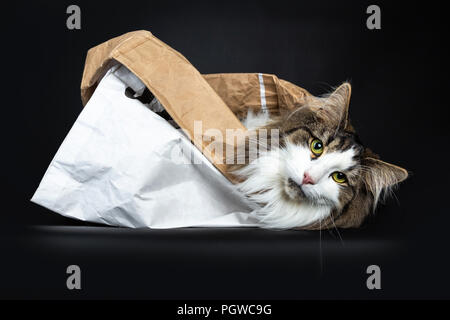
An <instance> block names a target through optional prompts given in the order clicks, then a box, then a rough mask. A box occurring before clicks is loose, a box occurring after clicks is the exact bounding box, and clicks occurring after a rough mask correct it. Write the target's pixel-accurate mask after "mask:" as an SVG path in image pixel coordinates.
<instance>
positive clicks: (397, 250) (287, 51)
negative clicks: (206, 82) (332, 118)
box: [0, 0, 450, 299]
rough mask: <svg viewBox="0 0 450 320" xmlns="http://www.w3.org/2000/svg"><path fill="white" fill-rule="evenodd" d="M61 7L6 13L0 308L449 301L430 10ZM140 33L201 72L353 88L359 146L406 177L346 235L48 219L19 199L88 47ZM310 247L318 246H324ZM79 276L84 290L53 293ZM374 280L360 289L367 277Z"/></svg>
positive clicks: (56, 135) (281, 4)
mask: <svg viewBox="0 0 450 320" xmlns="http://www.w3.org/2000/svg"><path fill="white" fill-rule="evenodd" d="M70 4H72V3H71V2H67V1H60V2H58V3H53V2H50V1H49V2H33V3H26V2H23V3H22V2H18V1H16V2H15V3H14V4H9V5H6V6H3V8H2V24H4V26H3V27H2V61H3V64H2V72H3V76H2V84H3V85H2V88H3V90H2V97H3V100H2V117H1V130H2V132H1V137H2V166H1V170H0V173H1V177H2V184H1V185H2V193H1V194H2V198H1V199H2V202H1V206H2V209H1V214H0V221H1V222H0V223H1V230H0V233H1V236H0V240H1V242H0V249H1V260H0V268H1V273H0V288H1V291H0V297H4V298H178V299H187V298H199V299H203V298H225V299H235V298H247V299H260V298H284V299H296V298H432V297H433V298H444V297H447V298H448V297H449V293H448V289H447V288H448V287H449V285H450V280H449V276H448V275H449V273H448V268H449V267H450V260H449V258H448V249H447V245H448V243H449V241H448V232H447V226H448V225H449V222H450V215H449V214H450V212H449V210H448V202H447V199H448V188H447V185H448V178H449V174H448V171H447V170H448V169H447V166H448V165H447V163H448V159H449V149H448V118H447V112H446V111H447V108H448V103H447V102H446V101H447V99H446V95H447V94H448V80H447V78H448V76H447V73H446V71H447V61H446V60H447V59H448V50H447V49H444V48H445V45H444V44H445V43H446V42H447V41H448V34H447V33H446V32H445V31H444V28H445V15H444V13H445V12H444V10H443V8H442V6H441V3H440V2H429V1H428V2H426V3H423V2H422V3H421V5H420V6H419V5H416V4H415V2H395V4H393V3H390V2H388V1H377V2H375V4H378V5H379V6H380V7H381V12H382V29H381V30H368V29H367V28H366V19H367V17H368V15H367V14H366V8H367V6H368V5H370V4H373V3H372V2H366V1H353V2H352V1H323V0H316V1H237V2H231V1H214V2H213V1H208V2H189V1H182V2H177V1H166V2H156V1H142V2H137V1H122V2H121V3H119V2H117V3H112V2H109V3H102V2H97V1H95V2H94V1H76V2H74V4H77V5H79V6H80V7H81V11H82V29H81V30H73V31H71V30H68V29H67V28H66V19H67V17H68V15H67V14H66V8H67V6H68V5H70ZM139 29H146V30H149V31H151V32H152V33H153V34H154V35H155V36H157V37H158V38H159V39H161V40H162V41H164V42H166V43H167V44H168V45H170V46H172V47H173V48H175V49H176V50H178V51H179V52H181V53H182V54H183V55H184V56H185V57H186V58H187V59H188V60H189V61H190V62H191V63H192V64H193V65H194V66H195V67H196V68H197V69H198V70H199V71H200V72H201V73H221V72H263V73H273V74H276V75H277V76H278V77H280V78H282V79H285V80H288V81H291V82H293V83H295V84H297V85H300V86H302V87H304V88H306V89H308V90H309V91H310V92H312V93H313V94H322V93H325V92H326V91H327V90H329V89H330V86H336V85H338V84H340V83H341V82H342V81H345V80H350V81H351V83H352V85H353V95H352V101H351V106H350V108H351V109H350V116H351V118H352V122H353V124H354V126H355V127H356V129H357V131H358V133H359V135H360V136H361V138H362V141H363V142H364V143H365V144H366V145H367V146H370V147H371V148H372V149H373V150H374V151H375V152H377V153H379V154H380V155H381V157H382V159H383V160H385V161H388V162H392V163H395V164H397V165H400V166H402V167H405V168H406V169H407V170H409V171H410V172H411V175H410V178H409V179H408V180H407V181H406V182H404V183H403V184H402V185H401V187H400V188H399V190H398V191H397V192H396V196H397V200H396V199H394V200H390V201H388V202H387V203H386V205H383V206H381V207H380V208H379V210H378V211H377V214H376V216H374V217H371V219H369V221H368V223H367V224H366V225H365V226H364V227H363V228H361V229H358V230H342V231H340V235H341V237H342V238H343V240H342V241H341V240H340V238H339V235H338V234H337V233H336V232H332V233H329V232H323V233H322V234H319V233H318V232H300V231H297V232H294V231H283V232H274V231H267V230H253V229H252V230H248V229H245V230H238V229H209V230H208V229H181V230H126V229H119V228H108V227H101V226H94V225H90V224H87V223H82V222H77V221H73V220H69V219H66V218H63V217H60V216H58V215H57V214H54V213H52V212H50V211H48V210H46V209H44V208H41V207H39V206H37V205H35V204H33V203H31V202H30V201H29V199H30V198H31V196H32V195H33V193H34V191H35V190H36V188H37V186H38V185H39V181H40V179H41V178H42V176H43V174H44V172H45V170H46V168H47V166H48V164H49V163H50V161H51V159H52V158H53V156H54V154H55V152H56V151H57V149H58V147H59V145H60V144H61V143H62V141H63V139H64V137H65V135H66V134H67V133H68V131H69V130H70V128H71V126H72V124H73V123H74V121H75V120H76V118H77V116H78V114H79V113H80V110H81V101H80V90H79V87H80V82H81V75H82V70H83V66H84V60H85V55H86V52H87V50H88V49H89V48H91V47H93V46H95V45H97V44H99V43H102V42H104V41H106V40H108V39H110V38H112V37H115V36H118V35H121V34H123V33H125V32H128V31H133V30H139ZM320 239H322V240H320ZM70 264H78V265H80V267H81V268H82V272H83V289H82V290H81V291H78V292H73V291H69V290H67V289H66V287H65V279H66V274H65V268H66V267H67V266H68V265H70ZM370 264H377V265H380V267H381V269H382V290H378V291H369V290H367V288H366V285H365V281H366V278H367V275H366V273H365V268H366V267H367V266H368V265H370Z"/></svg>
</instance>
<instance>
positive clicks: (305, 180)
mask: <svg viewBox="0 0 450 320" xmlns="http://www.w3.org/2000/svg"><path fill="white" fill-rule="evenodd" d="M302 184H314V181H313V179H312V178H311V176H310V175H309V174H307V173H306V172H305V174H304V175H303V182H302Z"/></svg>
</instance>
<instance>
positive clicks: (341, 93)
mask: <svg viewBox="0 0 450 320" xmlns="http://www.w3.org/2000/svg"><path fill="white" fill-rule="evenodd" d="M351 95H352V86H351V85H350V83H348V82H344V83H343V84H341V85H340V86H339V87H337V88H336V89H335V90H334V91H333V92H332V93H330V94H329V95H328V96H327V97H326V108H327V109H328V111H329V112H331V113H332V114H333V120H334V122H336V124H337V127H338V128H342V129H344V128H346V127H347V125H348V108H349V106H350V97H351Z"/></svg>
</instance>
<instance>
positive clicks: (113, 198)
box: [31, 66, 257, 228]
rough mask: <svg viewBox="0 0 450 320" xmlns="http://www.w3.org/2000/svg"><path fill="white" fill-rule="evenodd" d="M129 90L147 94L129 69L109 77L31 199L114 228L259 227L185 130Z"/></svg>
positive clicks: (115, 71)
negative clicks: (183, 131) (130, 93)
mask: <svg viewBox="0 0 450 320" xmlns="http://www.w3.org/2000/svg"><path fill="white" fill-rule="evenodd" d="M127 87H131V88H132V89H133V90H134V91H135V92H139V91H142V90H143V89H144V88H145V87H144V85H143V84H142V82H140V80H139V79H138V78H137V77H136V76H134V74H132V73H131V72H130V71H128V69H126V68H125V67H124V66H116V67H114V68H112V69H111V70H110V71H109V72H108V73H107V74H106V75H105V77H104V78H103V79H102V80H101V82H100V83H99V85H98V87H97V89H96V91H95V92H94V95H93V96H92V98H91V99H90V100H89V102H88V104H87V105H86V106H85V108H84V109H83V111H82V112H81V114H80V116H79V117H78V119H77V120H76V122H75V124H74V125H73V127H72V129H71V130H70V132H69V134H68V135H67V137H66V138H65V140H64V142H63V143H62V145H61V147H60V148H59V150H58V152H57V154H56V155H55V157H54V159H53V160H52V162H51V163H50V166H49V168H48V169H47V172H46V173H45V175H44V177H43V179H42V181H41V183H40V185H39V187H38V189H37V191H36V192H35V194H34V196H33V198H32V199H31V201H33V202H34V203H37V204H39V205H42V206H44V207H46V208H48V209H50V210H52V211H55V212H57V213H59V214H61V215H64V216H67V217H72V218H76V219H80V220H83V221H89V222H97V223H104V224H108V225H113V226H123V227H136V228H137V227H150V228H176V227H188V226H215V227H237V226H255V225H257V222H256V220H255V219H254V218H253V217H252V216H250V215H249V212H250V211H251V209H250V207H249V205H248V204H247V203H246V201H245V199H244V198H243V197H242V195H240V194H239V193H237V192H236V191H235V189H234V188H233V185H232V184H231V183H230V182H229V181H228V180H227V179H226V178H225V177H223V176H222V174H221V173H220V172H219V171H218V170H217V169H216V168H215V167H214V166H213V165H212V164H211V163H210V162H209V161H208V160H207V159H206V158H205V157H204V156H203V154H202V153H201V152H200V151H199V150H197V149H196V148H195V147H194V146H193V145H192V143H191V142H190V141H189V139H187V138H186V137H185V136H184V134H183V133H182V132H181V131H179V130H177V129H175V128H174V127H173V126H172V125H170V124H169V123H168V122H167V121H166V120H164V119H163V118H161V117H160V116H159V115H157V114H156V113H154V112H153V111H151V110H150V108H149V107H148V106H146V105H144V104H142V103H141V102H140V101H138V100H135V99H130V98H128V97H127V96H126V95H125V90H126V88H127ZM156 102H157V101H156ZM154 104H155V103H153V105H154ZM189 159H190V160H191V161H188V160H189ZM183 162H184V163H183ZM189 162H194V164H193V163H189Z"/></svg>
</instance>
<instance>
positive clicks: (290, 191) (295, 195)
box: [284, 178, 308, 200]
mask: <svg viewBox="0 0 450 320" xmlns="http://www.w3.org/2000/svg"><path fill="white" fill-rule="evenodd" d="M284 192H285V193H286V195H287V196H288V197H289V198H290V199H292V200H306V199H308V196H307V195H306V193H305V192H304V191H303V189H302V186H300V185H299V184H297V183H296V182H295V181H294V180H293V179H292V178H288V179H286V181H285V185H284Z"/></svg>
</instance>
